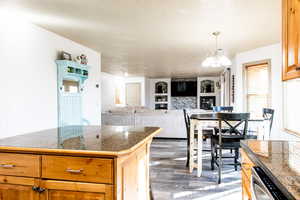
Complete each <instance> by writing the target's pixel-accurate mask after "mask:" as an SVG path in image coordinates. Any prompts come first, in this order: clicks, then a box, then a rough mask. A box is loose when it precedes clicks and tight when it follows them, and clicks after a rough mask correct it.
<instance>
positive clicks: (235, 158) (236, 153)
mask: <svg viewBox="0 0 300 200" xmlns="http://www.w3.org/2000/svg"><path fill="white" fill-rule="evenodd" d="M234 153H235V155H234V170H235V171H237V166H238V161H237V160H238V158H239V149H235V150H234Z"/></svg>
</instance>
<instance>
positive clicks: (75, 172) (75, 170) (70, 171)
mask: <svg viewBox="0 0 300 200" xmlns="http://www.w3.org/2000/svg"><path fill="white" fill-rule="evenodd" d="M66 172H69V173H72V174H81V173H82V172H83V169H66Z"/></svg>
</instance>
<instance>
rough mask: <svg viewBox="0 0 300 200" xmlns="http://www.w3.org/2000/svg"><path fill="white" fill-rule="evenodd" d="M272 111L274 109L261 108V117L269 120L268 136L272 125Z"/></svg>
mask: <svg viewBox="0 0 300 200" xmlns="http://www.w3.org/2000/svg"><path fill="white" fill-rule="evenodd" d="M274 112H275V111H274V109H271V108H263V118H264V120H265V121H268V122H269V127H268V128H269V136H270V135H271V130H272V126H273V119H274Z"/></svg>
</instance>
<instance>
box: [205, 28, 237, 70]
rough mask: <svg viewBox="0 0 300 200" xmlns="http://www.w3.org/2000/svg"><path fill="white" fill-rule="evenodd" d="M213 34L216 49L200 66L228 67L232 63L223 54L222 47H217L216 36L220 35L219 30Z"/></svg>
mask: <svg viewBox="0 0 300 200" xmlns="http://www.w3.org/2000/svg"><path fill="white" fill-rule="evenodd" d="M212 34H213V36H215V37H216V51H215V52H214V54H213V55H212V56H210V57H207V58H206V59H205V60H204V61H203V62H202V66H203V67H228V66H230V65H231V64H232V63H231V61H230V60H229V58H227V57H226V56H225V55H224V52H223V49H218V36H219V35H220V32H219V31H216V32H213V33H212Z"/></svg>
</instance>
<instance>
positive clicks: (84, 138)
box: [0, 126, 160, 156]
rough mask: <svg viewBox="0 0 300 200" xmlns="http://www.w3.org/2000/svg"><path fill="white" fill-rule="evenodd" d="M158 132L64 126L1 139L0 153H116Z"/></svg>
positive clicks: (106, 127) (121, 128)
mask: <svg viewBox="0 0 300 200" xmlns="http://www.w3.org/2000/svg"><path fill="white" fill-rule="evenodd" d="M159 131H160V128H158V127H130V126H67V127H62V128H55V129H48V130H43V131H39V132H35V133H28V134H24V135H18V136H14V137H9V138H4V139H1V140H0V152H19V151H22V152H25V153H26V152H27V153H56V154H57V153H61V154H74V153H81V154H87V155H108V156H118V155H123V154H127V153H130V152H131V151H133V150H134V149H135V148H137V147H138V146H139V145H141V144H142V143H144V142H145V141H147V140H149V139H151V138H152V137H153V136H154V135H155V134H156V133H158V132H159Z"/></svg>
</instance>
